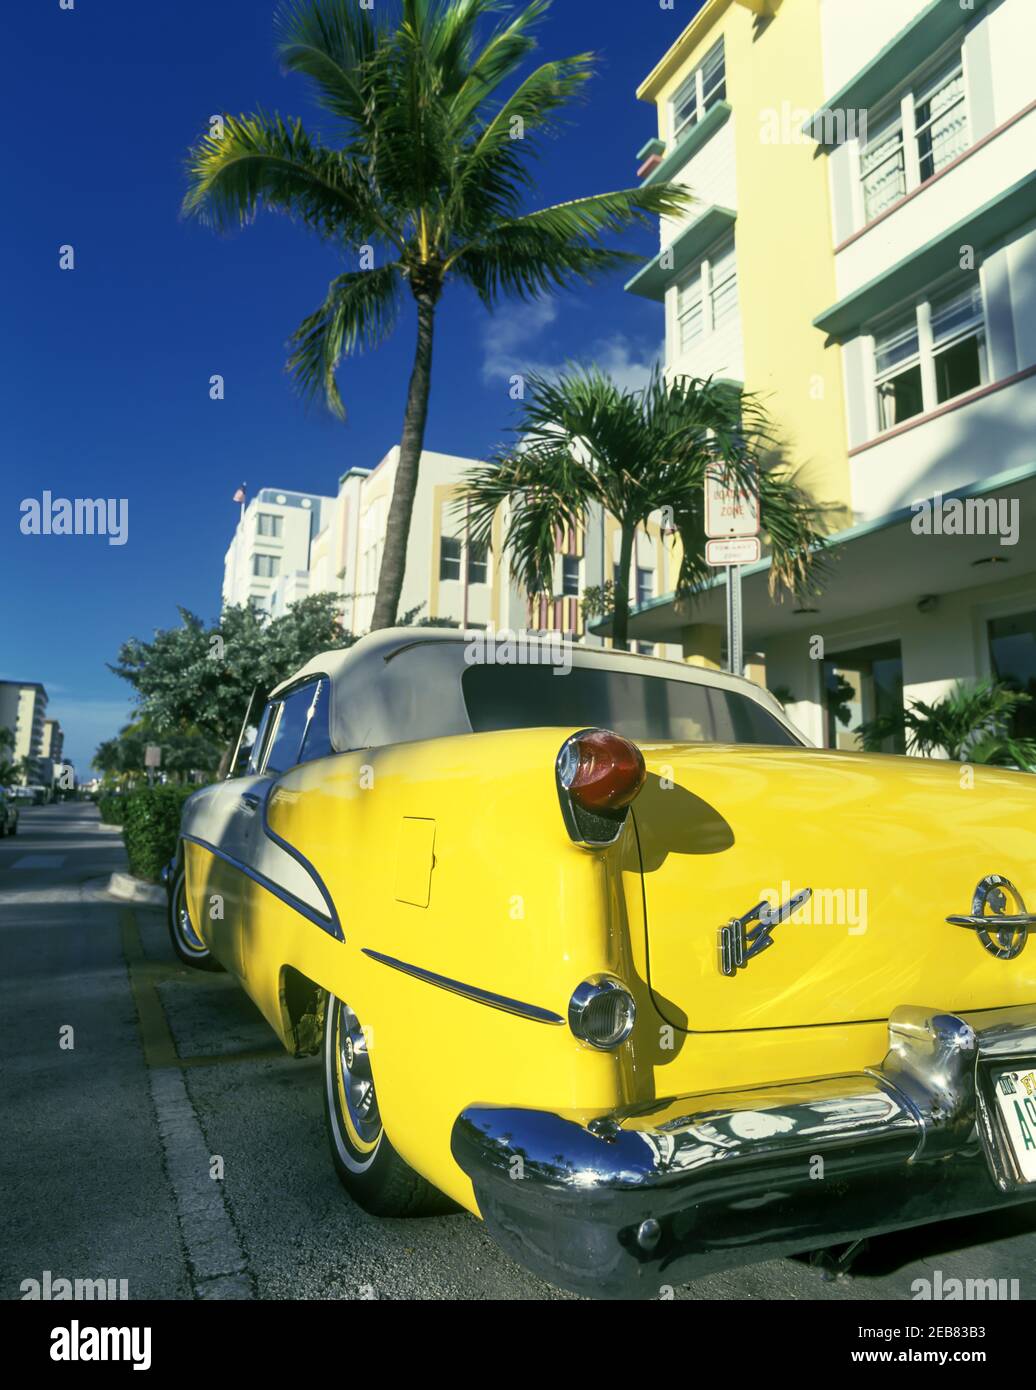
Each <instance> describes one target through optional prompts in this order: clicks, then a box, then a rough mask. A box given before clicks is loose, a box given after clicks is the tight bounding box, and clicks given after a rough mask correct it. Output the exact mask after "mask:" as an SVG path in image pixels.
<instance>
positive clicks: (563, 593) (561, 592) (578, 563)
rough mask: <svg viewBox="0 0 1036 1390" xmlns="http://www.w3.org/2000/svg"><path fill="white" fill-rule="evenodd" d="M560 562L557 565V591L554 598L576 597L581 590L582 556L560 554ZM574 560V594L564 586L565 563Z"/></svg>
mask: <svg viewBox="0 0 1036 1390" xmlns="http://www.w3.org/2000/svg"><path fill="white" fill-rule="evenodd" d="M560 558H561V564H560V566H559V567H558V592H557V593H556V594H555V595H554V597H555V598H578V597H579V596H580V594H581V593H582V592H583V557H582V555H562V556H561V557H560ZM573 560H574V561H575V567H576V591H575V593H574V594H570V593H568V591H567V590H566V588H565V563H566V561H568V562H571V561H573Z"/></svg>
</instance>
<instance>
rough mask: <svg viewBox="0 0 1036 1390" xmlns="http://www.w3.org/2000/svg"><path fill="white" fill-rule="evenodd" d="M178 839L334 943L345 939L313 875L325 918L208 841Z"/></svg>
mask: <svg viewBox="0 0 1036 1390" xmlns="http://www.w3.org/2000/svg"><path fill="white" fill-rule="evenodd" d="M180 838H181V840H185V841H188V842H189V843H190V844H192V845H197V846H198V847H199V849H204V850H207V851H208V852H209V854H214V855H215V856H216V858H217V859H222V860H223V862H224V863H225V864H229V865H230V866H231V868H233V869H237V870H238V872H239V873H242V874H244V875H245V877H246V878H250V879H251V880H252V882H253V883H258V885H259V887H260V888H265V889H266V891H267V892H268V893H272V894H273V896H274V897H275V898H280V900H281V902H283V903H287V905H288V906H289V907H290V908H293V909H294V910H295V911H296V912H297V913H299V915H300V916H302V917H305V918H306V919H307V921H310V922H312V923H313V925H314V926H316V927H319V928H320V930H321V931H326V932H327V933H328V935H329V936H333V937H334V938H335V940H336V941H344V940H345V933H344V931H343V930H342V924H341V922H340V921H339V920H338V914H337V912H335V910H334V905H333V904H332V902H331V899H330V897H329V896H328V894H327V891H326V889H325V888H324V886H323V884H322V883H321V882H320V880H319V878H317V877H316V875H315V873H314V874H313V877H314V881H315V882H316V884H317V886H318V887H319V888H320V891H321V893H322V894H323V897H324V900H325V902H326V903H327V905H328V907H329V908H330V915H328V916H324V915H323V914H322V913H320V912H317V910H316V909H315V908H313V907H310V905H309V903H304V902H303V901H302V899H301V898H297V897H296V896H295V894H294V893H291V892H289V891H288V889H287V888H282V887H281V885H280V884H279V883H274V881H273V879H271V878H267V877H266V875H265V874H261V873H260V872H259V871H258V869H253V868H252V867H251V865H250V864H245V863H244V862H243V861H242V860H240V859H236V858H235V857H234V856H233V855H232V854H227V852H226V851H225V850H222V849H220V848H219V847H218V845H214V844H211V843H210V842H209V841H208V840H202V839H200V838H199V836H197V835H183V834H181V836H180ZM301 862H302V863H303V864H304V865H305V867H307V868H308V867H309V866H308V865H306V863H305V861H304V860H302V861H301Z"/></svg>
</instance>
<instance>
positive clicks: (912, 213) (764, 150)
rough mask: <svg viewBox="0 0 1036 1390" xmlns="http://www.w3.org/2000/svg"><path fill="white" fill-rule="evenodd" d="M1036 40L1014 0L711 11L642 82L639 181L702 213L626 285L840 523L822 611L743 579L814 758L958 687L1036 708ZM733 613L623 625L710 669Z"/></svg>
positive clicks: (670, 355) (1021, 0)
mask: <svg viewBox="0 0 1036 1390" xmlns="http://www.w3.org/2000/svg"><path fill="white" fill-rule="evenodd" d="M1033 52H1036V6H1034V5H1032V4H1031V3H1030V0H868V3H867V4H866V5H860V4H858V3H856V0H783V3H780V2H779V0H755V2H754V3H747V2H746V0H710V3H708V4H707V5H706V6H705V7H704V9H703V10H702V11H701V13H700V14H699V15H698V16H697V18H696V19H695V20H694V21H693V22H692V24H691V25H689V26H688V28H687V30H686V31H685V32H684V34H683V35H682V36H681V38H680V39H679V40H678V41H677V43H676V44H675V45H674V46H673V48H672V49H671V50H670V52H669V53H667V54H666V55H665V56H664V57H663V59H662V61H661V62H660V64H659V65H658V67H656V69H655V71H654V72H653V73H652V74H651V75H650V76H649V78H648V79H647V81H646V82H645V84H644V85H643V87H642V88H641V90H640V95H641V96H642V97H644V98H645V99H647V100H650V101H652V102H654V103H655V104H656V105H657V108H658V113H659V138H658V140H656V141H652V142H651V143H650V144H649V145H648V146H646V147H645V148H644V150H642V151H641V158H642V160H643V163H642V165H641V170H642V177H644V178H646V179H655V178H660V177H678V178H680V179H683V180H684V181H686V182H687V183H688V184H690V186H691V187H692V188H693V189H694V190H695V192H696V194H697V195H698V199H699V202H698V204H697V205H696V207H695V208H694V209H693V210H692V211H691V212H690V213H689V214H688V215H687V216H686V217H685V218H684V219H682V220H681V222H679V223H675V224H674V223H669V224H664V225H663V227H662V242H663V248H662V251H661V252H660V254H659V256H658V257H656V258H655V260H654V261H652V262H651V263H649V265H648V266H646V267H644V269H643V270H642V271H641V272H640V273H639V275H638V276H637V277H635V278H634V280H633V281H632V282H631V283H630V285H629V287H628V288H629V289H630V290H631V291H632V292H634V293H639V294H648V295H649V297H651V298H654V299H656V300H657V301H658V302H659V303H660V305H662V304H664V306H665V307H664V313H665V320H666V343H667V352H666V360H667V366H668V368H669V370H670V372H672V373H677V372H688V373H690V372H693V373H694V374H696V375H710V374H716V375H721V376H728V377H730V378H732V379H734V380H737V381H742V382H743V383H744V385H745V387H746V389H748V390H750V391H760V392H762V393H763V394H764V396H765V397H766V404H767V406H768V408H769V410H770V412H771V414H772V416H773V417H774V419H775V421H776V423H777V426H778V429H779V431H780V434H781V436H782V438H783V440H784V441H786V444H785V447H786V458H787V461H788V462H789V463H790V464H792V465H795V466H800V467H802V469H803V473H802V481H803V482H804V483H805V484H806V485H807V486H808V487H809V488H810V490H811V491H812V492H813V493H814V495H815V496H816V497H817V499H818V500H819V501H822V502H825V503H829V504H832V505H833V507H834V508H836V509H837V510H835V511H833V512H832V516H834V517H836V518H839V520H838V521H837V522H836V524H835V526H834V528H833V529H834V534H833V535H832V537H831V542H832V551H831V562H830V564H829V567H828V573H827V574H826V576H825V578H824V579H823V583H822V591H821V593H820V594H819V596H818V597H817V598H815V599H813V600H810V601H809V602H804V603H801V604H795V603H793V602H785V603H783V604H780V605H776V604H774V603H772V602H771V601H770V598H769V595H768V578H769V574H768V569H769V567H768V562H767V561H766V560H765V559H764V560H763V561H761V562H760V563H759V564H758V565H755V566H752V567H749V568H748V569H747V570H746V571H745V585H744V597H745V619H746V621H745V628H746V639H747V643H748V646H749V648H755V649H757V650H758V651H759V652H761V653H762V654H763V655H764V657H765V671H766V679H767V682H768V684H769V685H770V687H771V689H773V690H775V691H776V692H777V693H778V694H779V695H780V696H781V698H782V699H784V700H785V701H786V703H787V705H788V709H789V713H790V714H791V715H792V717H793V718H794V719H795V721H796V722H797V723H798V724H799V726H800V727H801V728H802V729H803V731H804V732H805V733H806V734H808V735H809V736H810V737H811V738H812V739H814V740H815V741H816V742H818V743H820V744H825V745H829V746H844V747H854V746H857V739H856V734H855V730H856V728H857V726H858V725H859V723H860V722H861V721H862V720H865V719H869V718H871V717H873V716H874V715H876V714H879V713H885V712H890V711H894V710H895V709H897V708H902V706H903V704H904V703H909V702H910V701H912V700H916V699H924V700H929V701H931V700H936V699H938V698H940V697H941V696H942V695H944V694H945V693H946V692H947V691H948V689H949V688H950V687H951V686H952V685H953V684H954V682H955V681H957V680H962V679H963V680H973V679H976V678H980V677H984V676H994V677H997V678H999V679H1002V680H1004V681H1006V682H1007V683H1009V684H1013V685H1016V686H1018V687H1019V688H1022V689H1026V690H1028V691H1030V693H1033V694H1036V547H1034V546H1033V544H1032V539H1031V537H1032V531H1031V530H1030V529H1029V528H1030V527H1031V526H1034V525H1036V446H1034V443H1033V439H1034V433H1033V425H1034V424H1036V157H1034V152H1036V101H1034V100H1033V85H1032V81H1031V77H1030V75H1029V55H1031V54H1032V53H1033ZM723 606H724V593H723V588H722V584H717V585H716V586H715V588H714V590H713V591H712V592H710V593H709V594H708V595H707V596H706V597H705V598H704V599H703V600H702V602H701V603H699V604H697V605H696V607H695V609H694V610H693V614H689V613H688V612H687V611H683V612H682V613H681V612H680V611H678V607H677V605H676V604H675V602H674V601H673V597H672V595H671V594H669V595H663V596H661V597H660V598H658V599H656V600H655V601H654V603H651V604H646V605H642V606H641V607H640V608H639V609H638V611H637V613H636V615H635V617H634V619H633V622H632V624H631V633H632V634H633V635H634V636H635V637H649V638H652V637H653V638H655V639H656V640H658V639H660V638H661V639H665V638H669V639H672V638H673V637H675V636H682V639H683V641H684V647H685V650H687V651H688V655H692V656H693V655H694V653H695V648H697V649H698V653H699V659H702V658H704V659H709V658H711V659H715V658H716V654H717V643H718V634H720V633H721V632H722V614H723ZM689 617H693V619H694V630H695V633H696V634H697V640H691V641H690V642H688V640H687V628H688V619H689ZM710 642H711V645H710ZM1023 719H1024V722H1026V723H1027V725H1028V726H1027V727H1025V728H1024V729H1023V730H1020V731H1024V732H1026V733H1029V732H1031V716H1028V717H1023ZM897 748H898V745H895V744H891V745H890V751H897Z"/></svg>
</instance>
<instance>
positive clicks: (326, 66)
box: [274, 0, 382, 126]
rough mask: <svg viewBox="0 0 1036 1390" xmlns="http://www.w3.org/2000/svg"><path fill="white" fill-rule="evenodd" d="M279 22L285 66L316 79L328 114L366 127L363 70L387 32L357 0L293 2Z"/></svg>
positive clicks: (283, 9)
mask: <svg viewBox="0 0 1036 1390" xmlns="http://www.w3.org/2000/svg"><path fill="white" fill-rule="evenodd" d="M274 24H275V29H276V33H277V38H278V43H277V52H278V54H279V56H280V59H281V62H282V63H283V65H284V67H285V68H286V69H287V70H288V71H289V72H301V73H305V75H306V76H307V77H310V78H312V80H313V82H314V83H315V84H316V87H317V92H318V98H317V99H318V101H319V103H320V105H321V106H323V107H324V109H325V110H327V111H330V112H332V113H333V114H334V115H335V116H338V117H340V118H341V119H343V120H346V121H352V122H355V123H356V124H357V125H361V126H362V125H363V124H364V123H365V122H366V121H367V119H368V115H369V112H368V106H367V99H366V92H365V87H364V80H363V67H364V64H366V63H369V62H370V60H371V58H372V57H373V55H374V53H375V52H376V51H377V47H378V43H379V39H380V38H381V33H382V31H381V29H380V27H379V25H378V23H377V20H376V18H375V16H374V14H373V12H372V11H370V10H365V9H361V8H360V6H359V5H357V4H356V0H289V3H286V4H284V5H282V6H281V8H280V9H279V10H278V12H277V15H276V17H275V20H274Z"/></svg>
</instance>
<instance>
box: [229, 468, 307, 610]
mask: <svg viewBox="0 0 1036 1390" xmlns="http://www.w3.org/2000/svg"><path fill="white" fill-rule="evenodd" d="M333 504H334V498H333V497H321V496H318V495H316V494H314V493H305V492H292V491H290V490H289V489H283V490H282V489H280V488H271V487H265V488H261V489H260V490H259V492H258V493H257V494H256V495H255V497H253V498H252V500H251V502H249V503H248V504H247V505H246V506H243V507H242V510H241V519H240V521H239V522H238V525H237V528H236V530H235V532H234V537H233V540H232V541H231V543H230V548H229V549H228V550H227V553H226V557H225V559H224V562H223V607H224V608H229V607H232V606H235V605H238V604H251V605H252V606H253V607H256V608H262V609H264V610H266V611H270V609H271V606H272V603H273V595H274V591H275V589H278V586H280V590H281V592H283V593H290V594H291V595H292V597H291V598H290V599H289V600H288V601H289V602H294V600H295V599H296V598H302V597H304V595H305V593H306V592H308V575H309V569H310V552H311V548H312V545H313V541H314V540H315V538H316V537H317V536H318V535H319V533H320V532H321V531H322V530H323V528H324V526H325V525H326V516H327V513H328V512H329V510H330V508H331V507H332V506H333Z"/></svg>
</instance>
